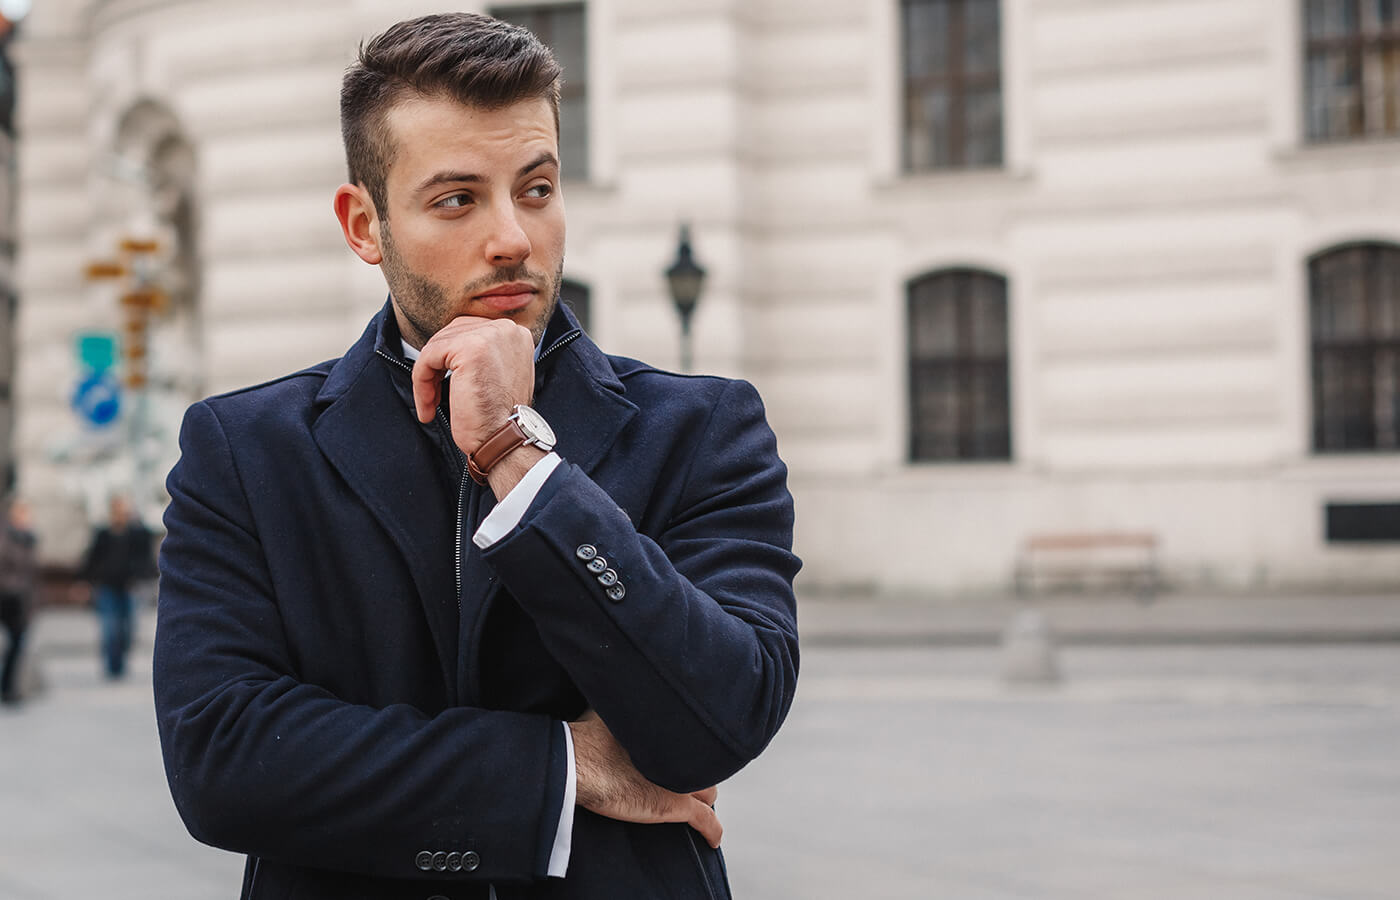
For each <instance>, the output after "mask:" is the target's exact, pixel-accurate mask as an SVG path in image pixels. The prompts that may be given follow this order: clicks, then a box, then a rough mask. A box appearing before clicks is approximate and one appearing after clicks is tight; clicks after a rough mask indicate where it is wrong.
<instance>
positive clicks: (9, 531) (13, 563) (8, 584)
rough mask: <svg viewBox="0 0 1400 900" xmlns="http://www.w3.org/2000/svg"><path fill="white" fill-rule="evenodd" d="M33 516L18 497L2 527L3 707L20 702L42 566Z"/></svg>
mask: <svg viewBox="0 0 1400 900" xmlns="http://www.w3.org/2000/svg"><path fill="white" fill-rule="evenodd" d="M36 543H37V542H36V541H35V538H34V528H33V513H32V512H31V510H30V508H29V503H28V502H27V501H26V500H23V499H21V498H19V497H15V498H13V499H11V500H10V503H9V509H7V510H6V512H5V520H4V524H3V525H0V627H3V628H4V629H5V631H6V632H7V633H8V635H9V643H8V644H7V645H6V647H5V654H4V659H3V662H0V703H3V704H6V705H11V706H12V705H15V704H17V703H19V701H20V699H21V698H20V654H21V653H23V652H24V635H25V632H26V631H27V630H28V628H29V620H30V617H31V615H32V613H33V611H34V599H35V598H34V592H35V590H34V589H35V585H36V583H37V582H38V573H39V564H38V560H37V558H36V555H35V549H36Z"/></svg>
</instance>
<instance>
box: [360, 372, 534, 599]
mask: <svg viewBox="0 0 1400 900" xmlns="http://www.w3.org/2000/svg"><path fill="white" fill-rule="evenodd" d="M556 346H557V345H556ZM374 352H375V353H377V354H378V355H380V356H382V357H384V358H385V359H387V360H388V361H389V362H391V363H393V364H394V365H396V366H398V367H399V368H401V369H403V370H405V371H407V372H408V373H409V374H410V375H412V374H413V367H412V366H410V365H409V364H408V363H406V362H404V361H402V360H398V359H394V358H393V357H392V356H390V355H389V354H387V353H385V352H384V351H383V350H375V351H374ZM437 423H438V427H439V428H441V429H442V430H443V433H445V434H446V435H447V441H448V443H450V444H451V445H452V448H453V449H454V450H456V451H457V457H458V459H457V461H458V462H459V463H460V464H461V468H462V483H461V485H460V486H459V487H458V488H457V553H456V559H457V565H456V566H455V568H454V569H453V574H454V575H456V583H457V615H458V616H461V615H462V520H463V517H464V515H465V513H466V504H467V485H468V484H469V483H470V481H471V474H470V473H469V472H468V471H467V455H466V454H465V453H463V452H462V448H460V447H458V446H457V442H456V441H454V440H452V425H451V424H450V423H449V422H448V421H447V416H446V415H444V414H443V411H442V407H441V406H439V407H438V409H437Z"/></svg>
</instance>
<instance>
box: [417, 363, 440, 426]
mask: <svg viewBox="0 0 1400 900" xmlns="http://www.w3.org/2000/svg"><path fill="white" fill-rule="evenodd" d="M442 375H443V373H442V372H440V371H437V370H436V369H432V368H429V367H428V366H427V365H425V364H424V363H423V361H422V359H421V357H420V359H419V361H418V362H417V363H415V364H414V366H413V405H414V407H415V408H416V409H417V410H418V421H420V422H422V423H423V424H425V425H426V424H427V423H429V422H431V421H432V420H433V415H434V414H435V413H436V412H437V406H438V398H439V397H440V396H441V393H442Z"/></svg>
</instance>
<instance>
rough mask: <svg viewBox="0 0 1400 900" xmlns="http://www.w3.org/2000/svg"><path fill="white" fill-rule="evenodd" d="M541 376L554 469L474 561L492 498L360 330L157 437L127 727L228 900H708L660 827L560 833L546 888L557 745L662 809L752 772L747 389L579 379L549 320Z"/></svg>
mask: <svg viewBox="0 0 1400 900" xmlns="http://www.w3.org/2000/svg"><path fill="white" fill-rule="evenodd" d="M542 347H543V348H544V349H543V351H542V353H541V356H540V359H539V361H538V363H537V365H536V379H537V381H536V396H535V401H534V405H535V406H536V408H537V409H539V410H540V411H541V412H542V413H543V415H544V416H545V418H546V419H548V420H549V422H550V423H551V425H552V426H553V427H554V429H555V431H556V433H557V435H558V452H559V453H560V455H561V456H562V457H563V459H564V462H563V464H561V465H560V466H559V467H558V468H557V469H556V470H555V471H554V473H553V474H551V475H550V477H549V479H548V481H547V482H546V483H545V485H544V487H543V488H542V489H541V491H540V493H539V494H538V495H537V497H536V498H535V500H534V502H533V503H532V505H531V506H530V508H529V510H528V511H527V512H526V514H525V516H524V518H523V519H522V521H521V522H520V524H519V526H517V527H516V528H515V529H514V530H513V531H512V532H510V533H509V534H508V535H507V536H506V537H504V538H503V539H501V540H500V541H499V542H498V543H497V544H495V545H493V546H492V547H491V548H489V549H488V550H487V551H486V552H482V551H481V550H479V549H478V548H477V547H476V546H475V545H474V544H473V543H472V541H471V536H472V534H473V533H474V532H475V530H476V527H477V525H478V524H479V523H480V522H481V520H482V518H483V517H484V516H485V515H486V514H487V513H488V512H489V511H490V510H491V509H492V508H493V507H494V505H495V498H494V496H493V495H492V494H491V491H490V489H489V488H485V487H479V486H478V485H476V484H475V483H474V482H473V481H471V479H470V478H468V477H467V476H466V474H465V472H464V466H463V460H462V456H461V454H460V453H459V452H458V451H457V449H456V448H455V446H453V444H452V442H451V438H450V436H449V434H448V430H447V429H448V424H447V421H446V410H445V404H444V407H443V409H442V411H441V412H440V414H439V417H438V421H436V422H434V423H432V424H430V425H422V424H420V423H419V422H418V420H417V417H416V416H415V414H414V412H413V405H412V397H411V388H410V382H409V367H408V365H407V364H406V363H405V362H404V361H403V358H402V352H401V344H400V341H399V335H398V331H397V328H396V326H395V322H394V317H393V314H392V311H391V309H390V307H388V306H387V305H386V307H385V308H384V309H383V310H381V311H380V313H379V314H378V315H377V316H376V317H375V318H374V319H373V320H372V321H371V323H370V325H369V328H368V329H367V330H366V331H365V334H364V336H363V337H362V338H361V339H360V340H359V341H358V342H357V343H356V344H355V345H354V346H353V347H351V349H350V350H349V352H347V353H346V355H345V356H344V357H342V358H341V359H339V360H334V361H331V362H327V363H323V364H321V365H318V366H315V367H313V368H310V369H307V370H305V371H302V372H298V373H296V374H293V375H289V376H287V377H285V378H282V379H279V380H277V381H273V382H271V383H268V384H264V385H261V386H258V387H254V388H249V389H246V390H242V391H237V392H234V393H231V394H226V395H223V396H219V397H214V398H211V399H209V400H206V401H203V402H201V403H197V404H195V405H194V406H193V407H191V408H190V410H189V412H188V413H187V414H186V417H185V423H184V427H183V428H182V431H181V435H180V446H181V450H182V456H181V459H180V461H179V463H178V464H177V465H176V466H175V468H174V469H173V470H172V472H171V473H170V477H169V481H168V487H169V491H170V496H171V503H170V506H169V509H168V511H167V513H166V519H165V521H166V527H167V530H168V537H167V538H166V540H165V542H164V544H163V546H162V549H161V559H160V569H161V588H160V602H159V613H158V625H157V634H156V657H155V694H156V713H157V719H158V724H159V729H160V738H161V744H162V749H163V752H164V757H165V766H166V774H167V777H168V780H169V783H170V789H171V792H172V794H173V796H174V799H175V804H176V807H177V808H178V810H179V812H180V814H181V816H182V817H183V819H184V821H185V823H186V825H187V827H188V828H189V830H190V832H191V833H192V834H193V835H194V836H195V837H196V838H198V839H199V840H201V841H204V842H206V843H209V844H212V845H214V846H217V847H223V848H226V849H229V850H234V851H237V852H240V853H243V854H246V855H247V857H248V861H247V866H246V868H245V874H244V882H243V897H245V898H255V900H263V898H273V900H290V898H318V900H319V898H327V900H329V898H336V900H346V898H400V897H402V898H410V897H411V898H421V900H427V898H450V900H467V898H484V897H485V896H486V892H487V885H491V884H494V885H495V889H496V892H497V895H498V896H499V898H500V900H515V898H596V900H604V898H607V900H618V898H652V897H656V898H715V897H728V896H729V888H728V885H727V884H726V877H725V872H724V864H723V860H722V857H721V856H720V855H719V853H717V852H716V851H713V850H711V849H710V848H709V846H708V845H707V844H706V843H705V842H704V840H703V839H702V838H700V836H699V835H698V834H697V833H695V832H694V831H692V830H691V829H690V828H689V827H688V826H685V825H634V824H625V823H621V822H617V821H613V820H611V819H606V818H602V817H600V816H596V815H593V814H592V813H589V812H587V811H585V810H582V809H579V810H577V811H573V810H564V811H563V814H565V815H569V814H573V815H574V816H575V819H574V831H573V843H572V856H571V860H570V864H569V868H568V875H567V877H565V878H563V879H547V878H545V871H546V868H547V864H548V860H549V857H550V851H551V847H552V843H553V840H554V832H555V828H556V824H557V822H558V818H559V815H560V813H561V808H560V807H561V804H562V798H563V790H564V783H565V778H566V772H567V765H566V752H567V751H566V748H565V742H564V736H563V728H562V726H561V725H560V724H559V723H560V722H561V721H563V720H568V719H571V718H576V717H577V716H579V715H580V714H581V713H582V712H583V711H584V710H586V709H588V708H590V707H591V708H593V709H595V710H597V712H598V713H599V715H601V716H602V718H603V720H604V721H605V722H607V723H608V725H609V726H610V728H611V729H612V731H613V733H614V734H615V735H616V736H617V739H618V741H619V742H620V743H621V744H622V745H623V747H625V748H626V750H627V751H628V753H629V754H630V755H631V757H632V760H633V762H634V763H635V765H636V766H637V768H638V769H639V770H640V771H641V773H642V774H643V775H645V776H646V777H647V778H649V779H651V780H652V781H654V782H656V783H657V784H659V785H662V786H664V787H666V788H669V789H671V790H675V791H692V790H698V789H700V788H704V787H708V786H709V785H713V784H718V783H720V782H722V781H724V780H725V779H726V778H728V777H729V776H730V775H732V774H733V773H734V772H736V771H738V770H739V769H740V768H741V767H742V766H744V765H745V764H746V763H748V762H749V761H750V760H752V759H753V758H754V757H755V756H757V755H758V753H759V752H760V751H761V750H763V748H764V747H765V746H766V745H767V744H768V742H769V741H770V739H771V738H772V737H773V735H774V733H775V732H776V731H777V730H778V727H779V725H780V724H781V723H782V721H783V718H784V716H785V715H786V714H787V711H788V708H789V706H790V704H791V702H792V698H793V692H794V689H795V686H796V679H797V662H798V656H797V632H796V611H795V605H794V600H793V593H792V579H793V577H794V576H795V574H796V572H797V570H798V568H799V566H800V563H799V561H798V560H797V558H796V557H795V556H793V554H792V552H791V541H792V522H793V510H792V499H791V497H790V495H789V493H788V490H787V487H786V469H785V468H784V466H783V464H782V462H781V461H780V460H779V458H778V455H777V448H776V442H775V440H774V436H773V433H772V431H771V430H770V429H769V427H768V425H767V424H766V422H765V419H764V413H763V408H762V404H761V402H760V400H759V398H758V395H757V393H756V392H755V391H754V389H753V388H752V387H751V386H750V385H748V384H747V383H745V382H742V381H731V380H726V379H721V378H713V377H687V376H680V375H674V374H669V373H665V372H661V371H658V370H656V369H653V368H650V367H648V366H645V365H643V364H641V363H638V362H636V361H634V360H629V359H622V358H618V357H611V356H605V355H604V354H603V353H602V352H601V351H599V350H598V348H597V347H596V346H595V345H594V344H593V343H592V342H591V341H590V340H589V339H588V337H587V336H586V335H584V334H583V333H582V332H581V331H580V330H579V329H578V326H577V324H576V323H575V322H574V320H573V319H572V317H571V316H570V314H569V313H568V312H567V310H565V309H564V308H563V307H562V306H561V307H560V308H559V309H558V310H557V312H556V313H555V315H554V317H553V318H552V319H551V321H550V324H549V328H548V329H547V330H546V334H545V337H544V341H543V344H542ZM449 385H450V379H449ZM590 548H591V550H590ZM590 555H595V558H601V559H604V560H605V561H606V568H607V569H610V570H612V572H614V573H615V574H616V584H617V585H621V590H618V589H617V588H616V586H615V585H613V586H610V585H607V584H606V583H605V582H606V581H608V576H606V575H604V577H603V579H602V580H601V581H600V578H599V576H598V575H597V574H595V572H593V571H591V570H590V569H589V568H588V563H589V562H590V561H591V560H589V559H586V557H589V556H590ZM594 567H595V568H596V567H597V564H596V563H594ZM610 590H611V593H610Z"/></svg>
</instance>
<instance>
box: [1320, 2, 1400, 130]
mask: <svg viewBox="0 0 1400 900" xmlns="http://www.w3.org/2000/svg"><path fill="white" fill-rule="evenodd" d="M1313 2H1314V0H1303V2H1302V3H1301V4H1299V6H1298V14H1299V34H1300V36H1301V48H1302V49H1301V56H1300V59H1299V69H1300V73H1301V78H1300V81H1301V87H1302V92H1301V93H1302V104H1301V107H1302V109H1301V114H1302V129H1301V131H1302V138H1303V142H1304V143H1305V144H1309V145H1327V144H1338V143H1347V142H1353V141H1364V140H1368V139H1377V138H1380V139H1386V138H1396V137H1400V80H1396V81H1387V79H1386V77H1385V70H1384V54H1385V51H1386V50H1387V49H1388V48H1392V47H1393V49H1394V52H1395V53H1396V55H1397V58H1398V59H1400V20H1397V22H1396V23H1395V25H1393V26H1392V27H1391V28H1389V29H1387V28H1385V27H1384V25H1383V22H1382V21H1381V20H1378V19H1377V18H1376V15H1375V13H1376V10H1375V9H1374V7H1373V5H1372V2H1371V0H1350V2H1353V3H1355V4H1357V6H1356V12H1357V15H1356V28H1355V30H1353V31H1349V32H1348V33H1346V34H1341V35H1331V36H1327V37H1315V36H1313V34H1312V33H1311V32H1310V30H1309V18H1310V16H1309V13H1310V11H1311V5H1312V3H1313ZM1338 52H1340V53H1343V54H1346V55H1347V56H1348V57H1352V56H1354V57H1355V59H1356V64H1357V68H1358V81H1357V88H1356V96H1355V99H1356V100H1357V101H1358V103H1359V110H1358V116H1359V121H1358V123H1357V125H1356V127H1355V128H1354V129H1349V130H1347V131H1346V132H1345V133H1338V132H1334V131H1332V130H1330V126H1331V122H1330V121H1329V122H1328V123H1326V128H1325V130H1323V131H1322V132H1315V131H1314V130H1313V108H1314V102H1313V98H1314V95H1315V92H1316V91H1317V90H1319V89H1320V86H1317V85H1314V84H1313V81H1312V76H1311V69H1312V62H1313V59H1314V58H1315V57H1316V56H1318V55H1322V54H1331V53H1338ZM1348 61H1350V60H1348ZM1397 65H1400V62H1397ZM1388 110H1389V111H1390V115H1391V116H1392V117H1393V120H1394V121H1393V124H1392V125H1390V126H1389V127H1387V126H1386V122H1385V119H1386V114H1387V111H1388Z"/></svg>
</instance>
